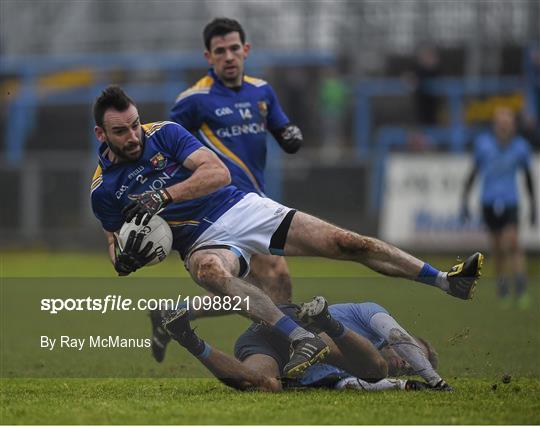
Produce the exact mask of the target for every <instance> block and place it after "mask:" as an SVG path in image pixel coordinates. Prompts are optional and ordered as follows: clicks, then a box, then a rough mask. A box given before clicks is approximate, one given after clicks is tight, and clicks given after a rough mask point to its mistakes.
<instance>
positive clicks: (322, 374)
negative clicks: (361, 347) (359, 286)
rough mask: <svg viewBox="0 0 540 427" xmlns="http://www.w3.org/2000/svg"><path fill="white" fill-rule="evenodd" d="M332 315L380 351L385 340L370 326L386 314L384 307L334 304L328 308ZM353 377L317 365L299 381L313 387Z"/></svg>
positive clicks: (369, 303) (367, 303)
mask: <svg viewBox="0 0 540 427" xmlns="http://www.w3.org/2000/svg"><path fill="white" fill-rule="evenodd" d="M328 309H329V311H330V314H331V315H332V317H333V318H334V319H336V320H339V321H340V322H341V323H343V325H344V326H345V327H346V328H349V329H351V330H353V331H354V332H356V333H357V334H358V335H360V336H362V337H364V338H366V339H368V340H369V341H371V343H372V344H373V345H374V346H375V347H376V348H378V349H380V348H381V347H382V346H383V345H384V343H385V340H384V338H383V337H381V336H380V335H378V334H377V333H376V332H375V331H374V330H373V329H372V328H371V325H370V320H371V318H372V317H373V315H375V314H377V313H386V314H388V311H386V309H385V308H384V307H381V306H380V305H379V304H376V303H374V302H363V303H360V304H354V303H348V304H333V305H331V306H330V307H328ZM350 376H351V375H350V374H349V373H347V372H345V371H343V370H342V369H339V368H336V367H335V366H332V365H328V364H326V363H317V364H315V365H313V366H310V367H309V368H308V369H306V370H305V372H304V374H303V375H302V377H301V378H300V379H299V380H298V382H299V383H300V384H301V385H304V386H311V385H314V384H320V383H321V382H323V383H324V381H325V379H327V378H329V377H331V378H340V379H341V378H347V377H350Z"/></svg>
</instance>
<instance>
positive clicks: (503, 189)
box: [462, 108, 537, 309]
mask: <svg viewBox="0 0 540 427" xmlns="http://www.w3.org/2000/svg"><path fill="white" fill-rule="evenodd" d="M531 157H532V155H531V148H530V146H529V144H528V143H527V141H526V140H525V139H524V138H522V137H521V136H519V135H518V134H517V133H516V119H515V115H514V112H513V111H512V110H510V109H509V108H498V109H496V111H495V113H494V116H493V131H492V132H488V133H485V134H483V135H480V136H479V137H478V138H477V139H476V141H475V144H474V167H473V169H472V170H471V172H470V174H469V176H468V178H467V180H466V182H465V188H464V191H463V198H462V212H463V217H464V218H465V219H467V218H468V217H469V209H468V199H469V193H470V190H471V187H472V185H473V182H474V180H475V178H476V177H477V176H479V178H480V186H481V195H480V197H481V205H482V214H483V218H484V222H485V224H486V226H487V228H488V231H489V235H490V240H491V246H492V251H493V261H494V265H495V272H496V275H497V294H498V295H499V297H500V298H503V299H504V300H503V301H504V306H505V307H506V306H508V302H509V290H510V289H509V285H510V283H511V282H512V281H513V282H514V285H515V296H516V298H517V302H518V305H519V307H521V308H523V309H526V308H528V307H529V306H530V304H531V299H530V295H529V294H528V293H527V286H526V285H527V276H526V265H525V254H524V251H523V248H522V247H521V245H520V243H519V235H518V211H519V194H518V187H517V175H518V172H519V171H520V170H522V171H523V172H524V173H525V179H526V184H527V185H526V186H527V191H528V193H529V202H530V213H529V214H530V216H529V219H530V221H531V224H532V225H535V224H536V221H537V212H536V197H535V189H534V185H533V178H532V173H531Z"/></svg>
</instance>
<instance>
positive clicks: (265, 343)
mask: <svg viewBox="0 0 540 427" xmlns="http://www.w3.org/2000/svg"><path fill="white" fill-rule="evenodd" d="M278 307H279V309H280V310H281V311H283V313H285V314H286V315H288V316H290V317H292V318H293V319H294V320H297V318H296V309H297V306H296V305H294V304H286V305H279V306H278ZM289 349H290V342H289V340H288V339H287V338H285V337H284V336H283V335H281V334H280V333H279V332H277V331H275V330H272V329H271V328H269V327H267V326H264V325H261V324H258V323H252V324H251V326H250V327H249V328H248V329H247V330H246V331H245V332H244V333H243V334H242V335H240V337H238V339H237V340H236V343H235V344H234V355H235V357H236V358H237V359H238V360H240V361H244V360H245V359H247V358H248V357H249V356H252V355H254V354H265V355H267V356H270V357H272V358H273V359H274V360H275V361H276V363H277V364H278V366H279V371H280V372H282V371H283V367H284V366H285V365H286V364H287V362H288V361H289Z"/></svg>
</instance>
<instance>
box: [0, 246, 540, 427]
mask: <svg viewBox="0 0 540 427" xmlns="http://www.w3.org/2000/svg"><path fill="white" fill-rule="evenodd" d="M429 261H430V262H432V263H433V264H435V265H438V266H441V267H447V266H449V265H451V264H452V262H453V260H452V259H450V258H430V259H429ZM539 265H540V263H539V262H538V259H530V260H529V268H530V275H529V276H530V287H531V290H532V294H533V298H534V301H535V303H534V306H533V307H532V308H531V309H529V310H528V311H520V310H519V309H517V308H515V307H511V308H509V309H507V310H503V309H501V308H500V307H499V301H498V300H497V299H496V298H495V295H494V281H493V279H492V278H491V277H490V276H492V274H491V268H492V266H491V265H490V263H489V260H488V263H487V265H486V274H485V276H484V278H483V279H482V281H481V283H480V286H479V288H478V291H477V295H476V297H475V300H474V301H472V302H464V301H460V300H456V299H454V298H450V297H448V296H446V295H444V294H442V293H441V292H438V291H436V290H435V289H431V288H428V287H426V286H423V285H419V284H413V283H407V282H406V281H402V280H391V279H388V278H383V277H381V276H378V275H376V274H374V273H371V272H369V271H367V270H366V269H364V268H363V267H361V266H357V265H353V264H350V263H333V262H329V261H320V260H307V259H293V260H291V262H290V268H291V271H292V272H293V276H294V278H295V279H294V297H295V301H302V300H306V299H309V298H310V297H311V296H313V295H317V294H323V295H325V296H327V297H328V299H329V300H330V301H331V302H342V301H365V300H371V301H376V302H379V303H380V304H382V305H384V306H385V307H386V308H387V309H388V310H389V311H390V312H391V313H392V314H394V316H395V317H396V318H397V319H398V320H399V321H400V323H401V324H402V325H403V326H404V327H405V328H407V329H408V330H410V331H411V332H413V333H415V334H417V335H420V336H423V337H425V338H427V339H429V340H430V341H431V342H432V343H433V344H434V346H435V347H436V348H437V349H438V351H439V356H440V369H439V370H440V372H441V374H442V375H443V376H444V377H445V378H446V379H447V380H448V381H449V382H450V383H451V384H452V385H453V386H454V387H455V388H456V392H455V393H453V394H438V393H399V392H384V393H358V392H352V391H346V392H335V391H323V390H309V391H302V392H287V393H282V394H279V395H267V394H262V393H240V392H236V391H234V390H231V389H228V388H226V387H225V386H223V385H221V384H220V383H219V382H218V381H216V380H214V379H212V378H211V377H210V375H209V374H208V373H207V372H206V370H205V368H204V367H202V366H201V365H200V364H199V363H198V362H197V361H196V360H195V359H194V358H193V357H191V356H190V355H189V354H188V353H187V352H186V351H185V350H184V349H182V348H180V347H179V346H178V345H174V346H173V345H171V347H170V349H169V351H168V353H167V358H166V360H165V361H164V363H163V364H156V363H154V362H153V360H152V359H151V357H150V355H149V350H148V349H147V348H143V349H85V350H83V351H80V352H79V351H77V350H75V349H58V350H55V351H52V352H51V351H48V350H45V349H41V348H39V337H40V335H44V334H46V335H49V336H59V335H62V334H63V335H70V336H76V337H87V336H88V335H109V334H110V335H117V334H118V335H122V336H129V337H147V335H148V332H149V324H148V320H147V318H146V317H145V315H144V313H142V312H141V311H137V310H135V311H129V312H114V313H108V314H106V315H99V314H97V313H95V312H63V313H60V314H57V315H51V314H48V313H46V312H41V311H40V310H39V304H40V299H41V298H45V297H62V298H67V297H86V296H92V297H104V296H105V295H107V294H115V295H122V296H124V297H130V298H133V299H136V298H140V297H146V298H148V297H169V296H176V295H177V294H178V293H181V294H182V295H196V294H198V293H200V289H199V288H198V287H196V286H195V285H194V284H193V283H192V282H191V281H190V280H189V279H188V278H187V276H186V274H185V272H184V271H183V267H182V266H181V264H180V263H179V262H178V261H175V260H174V259H173V258H171V259H169V260H167V261H166V262H164V263H162V264H160V265H159V266H156V267H152V268H148V269H143V270H141V271H140V272H137V273H136V274H135V275H134V277H133V278H132V277H129V278H125V279H118V278H115V277H114V274H113V272H112V267H111V266H110V265H109V264H108V261H107V259H106V257H105V256H103V255H101V254H100V255H97V254H77V253H74V254H73V253H72V254H62V253H57V254H55V253H31V254H28V253H0V277H1V278H2V279H1V282H0V284H1V286H0V300H1V310H2V311H1V333H2V334H1V335H2V340H1V343H0V356H1V360H0V368H1V375H0V376H1V394H0V408H1V412H0V422H1V423H2V424H538V423H540V404H539V401H540V400H539V396H540V393H539V392H540V367H539V366H538V361H539V357H538V354H539V351H540V328H539V326H538V325H540V310H539V306H538V301H540V292H539V290H540V289H539V285H540V280H539V278H540V274H539V271H538V266H539ZM23 277H24V278H23ZM247 324H248V322H247V321H246V320H245V319H243V318H241V317H240V316H225V317H220V318H213V319H202V320H200V321H197V322H196V325H197V327H198V331H199V332H200V334H201V336H203V337H204V338H205V339H207V340H208V341H209V342H210V343H211V344H212V345H213V346H215V347H218V348H220V349H222V350H225V351H228V352H230V351H231V350H232V345H233V343H234V339H235V337H236V336H237V335H238V334H239V333H240V332H241V331H242V330H243V328H245V326H246V325H247ZM504 374H509V375H511V377H512V379H511V382H510V383H509V384H503V383H502V380H501V378H502V376H503V375H504ZM494 388H495V389H494Z"/></svg>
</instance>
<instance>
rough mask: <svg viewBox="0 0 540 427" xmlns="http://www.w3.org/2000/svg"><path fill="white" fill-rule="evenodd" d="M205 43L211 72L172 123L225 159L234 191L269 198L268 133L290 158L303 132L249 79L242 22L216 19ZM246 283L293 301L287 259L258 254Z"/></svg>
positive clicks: (265, 88) (177, 107)
mask: <svg viewBox="0 0 540 427" xmlns="http://www.w3.org/2000/svg"><path fill="white" fill-rule="evenodd" d="M203 39H204V45H205V51H204V57H205V58H206V59H207V61H208V63H209V64H210V66H211V68H210V70H209V71H208V73H207V75H206V76H204V77H203V78H202V79H200V80H199V81H198V82H197V83H195V85H193V86H191V87H190V88H189V89H187V90H185V91H184V92H182V93H181V94H180V95H179V96H178V98H177V99H176V103H175V104H174V106H173V108H172V109H171V119H172V120H173V121H175V122H176V123H179V124H180V125H182V126H183V127H185V128H186V129H187V130H189V131H190V132H191V133H193V134H194V135H195V136H196V137H198V139H199V140H200V141H201V142H202V143H203V144H204V145H206V146H207V147H208V148H210V149H211V150H213V151H214V152H215V153H216V154H217V155H218V156H219V157H220V159H221V160H222V161H223V162H224V163H225V165H226V166H227V167H228V168H229V171H230V173H231V179H232V184H233V185H234V186H236V187H237V188H239V189H240V190H242V191H244V192H246V193H249V192H255V193H257V194H259V195H261V196H264V191H265V182H264V170H265V165H266V151H267V147H266V140H267V135H268V132H270V133H271V134H272V135H273V137H274V138H275V140H276V141H277V142H278V144H279V145H280V146H281V148H282V149H283V151H285V152H286V153H289V154H293V153H296V152H297V151H298V150H299V149H300V146H301V145H302V133H301V132H300V129H299V128H298V127H297V126H296V125H294V124H292V123H291V122H290V120H289V118H288V117H287V116H286V115H285V113H284V112H283V110H282V108H281V106H280V105H279V101H278V99H277V96H276V94H275V93H274V90H273V89H272V87H271V86H270V85H269V84H268V83H267V82H266V81H264V80H261V79H258V78H255V77H250V76H247V75H246V74H244V61H245V60H246V58H247V57H248V54H249V51H250V48H251V46H250V44H249V43H247V42H246V34H245V32H244V29H243V28H242V26H241V25H240V24H239V23H238V22H237V21H235V20H233V19H228V18H216V19H214V20H213V21H212V22H210V23H209V24H208V25H206V27H205V28H204V31H203ZM246 280H248V281H249V282H250V283H252V284H254V285H256V286H258V287H260V288H261V289H262V290H263V291H265V292H266V293H267V294H268V295H269V296H270V297H271V298H277V299H279V300H283V299H284V298H285V299H287V300H289V301H290V299H291V294H292V291H291V278H290V275H289V270H288V268H287V263H286V262H285V259H284V258H283V257H279V256H276V255H258V254H257V255H254V256H253V257H252V259H251V269H250V273H249V276H248V277H247V278H246ZM283 297H284V298H283ZM204 314H206V315H208V314H211V312H210V311H206V312H205V313H204ZM204 314H203V315H204Z"/></svg>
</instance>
